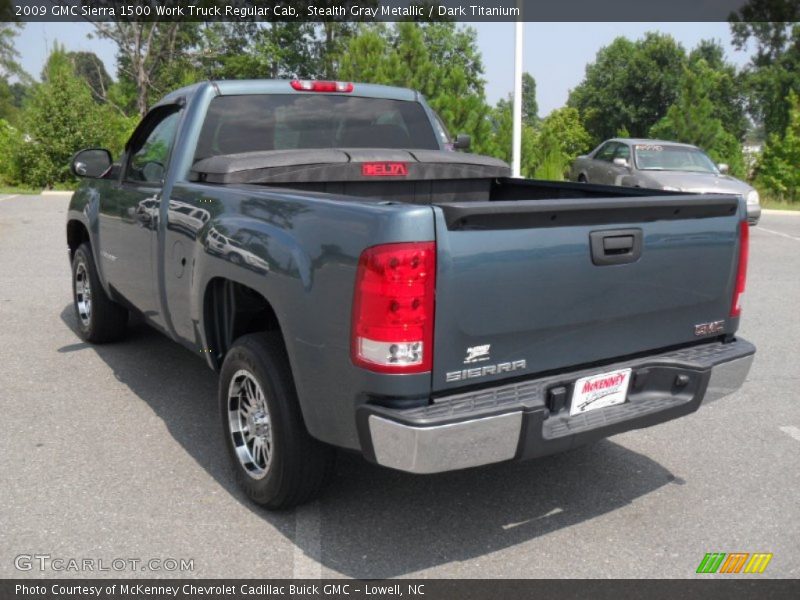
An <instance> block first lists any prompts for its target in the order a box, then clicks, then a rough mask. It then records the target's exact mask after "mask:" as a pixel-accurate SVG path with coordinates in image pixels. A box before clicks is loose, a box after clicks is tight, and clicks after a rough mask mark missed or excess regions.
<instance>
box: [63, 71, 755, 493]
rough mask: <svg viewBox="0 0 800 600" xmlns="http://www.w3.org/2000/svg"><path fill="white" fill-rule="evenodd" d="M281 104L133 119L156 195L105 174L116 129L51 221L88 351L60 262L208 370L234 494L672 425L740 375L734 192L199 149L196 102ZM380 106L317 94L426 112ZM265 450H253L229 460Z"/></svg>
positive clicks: (248, 87) (285, 102) (304, 153)
mask: <svg viewBox="0 0 800 600" xmlns="http://www.w3.org/2000/svg"><path fill="white" fill-rule="evenodd" d="M302 85H305V84H302ZM336 85H337V86H338V85H339V84H336ZM330 88H331V86H326V87H325V89H326V90H327V89H330ZM291 89H294V90H298V88H297V87H295V86H294V84H292V88H290V87H289V84H288V83H287V82H249V83H242V82H219V83H217V84H213V85H212V84H204V85H200V86H196V87H193V88H190V89H188V90H179V91H178V92H175V93H173V94H171V95H170V96H168V97H167V98H165V99H164V100H163V101H162V102H161V103H160V104H159V105H158V106H157V107H156V108H155V109H154V111H156V114H158V111H159V110H163V111H167V114H172V113H171V112H169V111H177V114H179V115H181V119H182V120H181V121H180V126H179V127H178V129H177V132H176V133H175V143H174V146H173V150H172V155H171V156H170V157H169V161H168V165H167V166H166V170H165V172H164V178H163V182H160V183H157V184H155V185H152V184H150V183H149V182H133V181H130V180H129V179H127V178H126V173H129V172H130V171H131V169H133V166H132V165H131V159H130V158H129V156H130V155H131V153H133V154H134V155H135V154H136V148H137V141H136V140H137V134H136V133H135V134H134V138H133V141H132V142H131V144H130V145H129V149H128V151H127V154H126V156H124V157H123V159H122V161H121V163H120V165H118V166H116V167H114V168H111V169H110V170H107V171H104V172H103V173H102V175H101V177H100V178H97V179H94V180H92V181H91V183H89V184H88V185H86V186H83V187H82V188H81V189H80V190H79V191H78V192H77V193H76V194H75V196H74V197H73V200H72V204H71V207H70V211H69V216H68V227H67V233H68V243H69V247H70V254H71V257H72V261H73V278H74V289H75V299H76V312H77V315H78V321H79V331H80V332H81V334H82V335H83V336H84V337H85V338H86V339H89V340H93V341H102V340H101V339H97V338H96V336H95V333H94V330H93V329H92V328H93V327H94V321H93V320H92V319H95V318H96V317H95V316H93V315H88V314H87V312H86V306H87V305H86V301H85V300H86V294H85V290H84V288H83V287H82V285H83V283H82V282H85V281H87V279H86V277H84V279H83V280H82V279H81V275H80V273H81V270H80V269H84V272H87V273H94V272H95V271H96V275H93V276H92V277H88V281H89V282H90V283H91V282H92V281H94V282H95V284H96V285H95V286H93V291H92V297H93V298H95V300H94V301H93V303H94V304H97V302H103V303H105V302H108V303H109V306H114V307H118V308H115V309H114V310H115V311H117V312H115V313H114V314H122V313H121V312H119V311H123V310H131V309H133V310H136V311H138V312H140V313H142V314H144V315H145V318H146V320H147V321H148V322H149V323H150V324H152V325H153V326H154V327H156V328H158V329H160V330H162V331H163V332H164V333H165V334H167V335H168V336H170V337H171V338H172V339H174V340H176V341H177V342H179V343H181V344H183V345H184V346H186V347H187V348H189V349H191V350H192V351H194V352H196V353H198V354H199V355H201V356H203V357H205V359H206V360H207V362H208V364H209V366H211V367H212V368H214V369H218V370H220V373H221V383H220V406H221V414H222V420H223V428H224V431H225V435H226V439H227V440H228V444H229V450H230V452H231V456H232V459H233V461H232V462H233V465H234V468H235V469H236V472H237V477H238V478H239V480H240V482H241V483H242V485H243V487H244V489H245V490H246V491H247V493H248V494H249V495H250V496H251V497H252V498H253V499H254V500H256V501H257V502H260V503H262V504H265V505H267V506H271V507H283V506H289V505H292V504H296V503H298V502H300V501H303V500H305V499H307V498H308V497H310V496H311V495H312V494H313V493H314V492H315V491H316V490H317V489H319V486H320V485H321V482H322V481H323V480H324V477H323V472H324V471H326V469H328V467H329V464H330V460H331V459H330V456H331V455H330V452H329V450H330V448H329V446H328V445H330V446H335V447H340V448H347V449H352V450H356V451H358V452H360V453H362V454H363V455H364V456H365V457H366V458H368V459H370V460H374V461H376V462H377V463H379V464H382V465H385V466H389V467H393V468H397V469H402V470H406V471H410V472H417V473H431V472H438V471H445V470H450V469H458V468H465V467H470V466H476V465H481V464H487V463H491V462H498V461H501V460H508V459H512V458H530V457H535V456H540V455H543V454H548V453H551V452H556V451H561V450H564V449H567V448H570V447H572V446H574V445H576V444H579V443H584V442H587V441H591V440H592V439H597V438H600V437H604V436H608V435H612V434H614V433H618V432H620V431H624V430H627V429H633V428H637V427H644V426H648V425H652V424H654V423H658V422H661V421H664V420H667V419H672V418H675V417H678V416H681V415H684V414H687V413H689V412H692V411H694V410H696V409H697V408H698V406H699V405H700V404H701V402H703V401H704V399H705V400H706V401H708V400H710V399H716V398H718V397H721V396H723V395H725V394H727V393H730V392H732V391H734V390H735V389H737V388H738V387H739V386H740V385H741V384H742V382H743V381H744V378H745V377H746V375H747V372H748V370H749V367H750V363H751V361H752V357H753V354H754V352H755V349H754V348H753V346H752V345H750V344H749V343H748V342H746V341H744V340H741V339H738V338H737V337H736V329H737V327H738V322H739V311H740V300H741V293H742V291H743V289H744V268H745V265H746V259H747V240H748V238H747V232H748V229H747V222H746V211H745V204H744V200H743V199H742V198H740V197H737V196H732V195H690V194H681V193H670V192H661V191H659V192H654V191H652V190H643V189H636V188H618V187H610V186H597V185H584V184H575V183H567V182H545V181H533V180H519V179H512V178H509V177H508V168H507V166H506V165H505V164H504V163H502V162H500V161H497V160H495V159H490V158H486V157H477V156H473V155H468V154H463V153H454V152H451V151H447V150H446V149H445V148H444V147H443V146H440V147H419V148H397V147H393V148H354V147H346V146H341V147H333V148H313V149H310V150H275V149H266V150H264V149H259V148H256V149H255V150H252V149H250V150H248V151H246V152H235V153H227V154H224V153H216V154H215V153H214V152H213V151H212V149H213V148H214V147H216V146H215V144H216V142H215V139H216V138H214V136H221V135H222V134H221V133H217V132H220V131H222V130H224V127H225V122H224V119H223V121H222V124H221V125H220V124H219V123H216V122H214V123H212V125H213V127H211V126H209V125H208V123H205V124H204V119H206V115H207V114H208V115H214V114H216V115H217V117H218V118H220V119H222V117H221V116H219V115H224V114H225V113H224V112H222V111H219V110H217V109H215V108H214V106H215V105H214V102H216V101H217V99H219V98H228V99H229V100H230V98H233V99H234V101H235V102H244V100H241V101H240V100H236V99H237V98H245V99H247V97H248V96H247V95H248V94H250V95H265V94H266V95H269V94H277V95H278V96H277V97H278V98H279V99H278V100H275V101H274V102H278V103H279V104H280V107H281V110H284V111H287V110H289V109H287V108H286V107H287V106H288V107H290V108H291V106H293V105H292V102H295V101H297V102H300V100H297V99H298V98H300V99H302V98H307V96H303V94H307V93H312V92H310V91H309V90H305V89H301V90H299V91H295V92H292V91H291ZM337 89H339V88H337ZM341 89H342V90H344V89H347V88H346V86H343V87H342V88H341ZM387 89H388V88H376V87H375V86H362V85H361V84H357V85H356V86H355V88H354V89H352V87H351V89H350V92H341V93H340V92H328V91H326V92H324V93H325V95H326V96H328V95H330V96H333V97H334V99H335V101H336V102H338V103H339V105H340V110H339V112H341V113H343V114H345V113H346V112H347V111H345V110H344V109H342V108H341V106H342V105H343V106H346V101H345V100H344V99H343V98H345V94H349V93H357V94H361V96H360V98H361V100H360V101H359V102H360V104H359V114H360V112H362V111H363V110H364V109H365V106H366V107H368V106H369V105H365V104H364V103H363V102H362V100H364V99H369V98H376V99H378V100H380V101H381V102H383V101H384V100H385V99H386V98H391V100H392V102H407V103H414V102H416V103H419V104H420V106H421V107H422V108H423V109H424V111H428V110H429V109H427V107H426V106H425V105H424V104H423V101H422V100H421V99H420V98H419V97H418V96H416V95H414V94H413V93H411V92H408V91H406V90H399V91H398V90H393V89H388V91H387ZM292 94H299V95H298V96H294V95H292ZM257 100H258V102H262V103H263V102H265V101H264V100H263V99H261V98H258V99H257ZM269 101H270V102H273V100H272V99H269ZM235 102H234V103H235ZM255 103H256V102H252V103H250V104H255ZM225 106H232V104H231V102H227V104H226V105H225ZM381 106H383V105H382V104H381ZM209 107H210V108H209ZM215 110H216V112H215ZM276 110H277V109H276ZM292 110H294V109H292ZM403 111H404V114H407V113H408V112H409V111H410V108H409V107H408V106H404V107H403ZM280 114H289V115H291V114H293V113H291V111H289V112H286V113H280ZM337 114H338V113H337ZM428 114H429V113H428ZM314 115H315V116H314V117H313V118H314V119H316V120H317V121H315V127H317V128H320V127H322V125H320V123H319V122H318V121H319V119H320V117H319V112H315V113H314ZM217 117H215V118H217ZM208 118H209V119H210V118H211V117H208ZM337 118H338V117H337ZM381 118H383V117H381ZM431 119H434V117H433V116H431ZM237 122H238V121H237ZM433 122H434V121H431V123H433ZM281 126H282V127H284V128H285V126H286V124H285V123H284V124H282V125H281ZM237 127H239V129H237V132H238V131H242V129H241V126H239V125H237ZM342 127H343V125H338V126H337V127H330V128H328V129H329V130H330V131H340V130H341V128H342ZM381 127H384V126H383V125H381V126H380V127H378V129H379V130H381V131H383V129H381ZM142 131H143V132H144V133H143V134H142V135H145V134H149V135H154V134H153V133H152V132H153V131H156V132H157V131H158V129H157V127H156V129H153V126H152V125H150V126H149V128H148V123H147V120H146V121H145V124H144V125H143V126H142ZM209 131H210V132H211V134H209V133H208V132H209ZM270 131H272V129H270ZM281 131H283V130H281ZM359 131H361V132H362V133H363V131H368V129H366V130H365V129H363V128H362V129H360V130H359ZM301 133H302V132H301ZM212 134H213V135H212ZM282 135H284V136H286V135H287V134H285V132H284V133H282ZM298 135H300V134H298ZM337 135H338V134H337ZM209 136H211V137H209ZM423 137H424V136H423ZM430 138H431V139H433V136H432V135H431V136H430ZM231 139H233V142H234V143H235V144H238V143H239V138H237V137H235V136H234V137H233V138H231V137H230V136H228V137H227V138H226V143H228V144H230V143H231V141H230V140H231ZM259 139H261V138H259ZM276 139H277V138H276ZM352 139H355V138H354V137H353V138H352ZM198 140H199V141H198ZM420 145H421V146H424V145H425V144H422V143H420ZM196 146H197V147H198V148H203V149H204V151H203V154H204V156H201V157H199V158H198V156H197V155H198V153H199V150H196ZM79 157H80V155H79ZM76 160H77V159H76ZM126 161H127V163H126ZM134 162H135V161H134ZM126 164H127V166H126ZM82 166H84V165H77V166H75V170H76V171H79V170H80V168H81V167H82ZM134 166H135V165H134ZM145 168H146V169H151V170H155V171H154V172H158V173H160V171H159V170H158V169H163V168H164V167H163V166H156V167H154V166H153V165H152V164H147V165H145ZM126 169H127V171H126ZM81 265H82V266H81ZM97 288H101V289H102V296H101V298H100V299H98V298H97V297H98V293H99V292H98V291H97ZM81 290H84V292H83V293H82V292H81ZM99 306H104V304H100V305H99ZM109 310H110V309H109ZM126 314H127V313H126ZM97 318H99V317H97ZM115 331H116V330H115ZM121 332H122V329H120V330H119V331H118V332H117V333H119V334H120V335H121ZM112 337H118V336H112ZM177 376H179V375H177ZM251 384H252V385H251ZM259 390H260V392H259V393H256V392H257V391H259ZM251 392H252V394H251ZM248 395H252V396H253V397H258V398H261V400H259V401H258V402H257V404H258V406H260V407H261V408H260V409H258V410H255V409H252V410H250V409H247V404H246V402H245V400H244V398H245V396H248ZM264 397H266V401H264V400H263V398H264ZM243 402H244V404H242V403H243ZM295 406H296V409H295V408H292V407H295ZM237 407H239V408H241V414H240V413H239V412H237V411H238V410H239V408H237ZM237 415H239V416H237ZM252 431H258V432H259V433H258V435H257V436H256V441H255V442H254V441H253V439H254V438H253V435H252ZM273 432H274V435H275V436H278V437H272V435H273ZM248 436H249V437H248ZM258 440H261V442H258ZM267 440H268V441H269V448H270V449H271V448H272V447H273V446H272V445H273V444H277V450H275V452H276V453H275V454H274V455H273V454H270V452H272V450H270V451H269V452H265V451H264V450H263V449H260V448H261V446H258V448H259V449H258V450H256V449H254V448H256V446H252V445H250V444H251V443H258V444H262V443H263V444H266V443H267ZM267 456H271V457H272V458H271V459H270V460H266V458H265V457H267ZM302 456H307V457H308V458H307V459H304V461H303V460H301V459H300V458H299V457H302ZM273 459H274V460H275V461H277V462H276V463H274V464H273V463H272V462H270V461H271V460H273ZM292 461H300V462H299V463H297V462H292ZM271 465H272V466H271ZM276 465H277V466H276ZM304 469H305V470H306V471H304ZM309 469H310V470H313V473H309V472H307V471H308V470H309ZM276 470H277V471H276ZM284 470H286V471H284ZM276 472H279V473H291V474H293V475H283V477H288V479H286V480H282V479H280V477H282V476H281V475H277V474H276ZM293 477H294V478H293ZM281 481H284V483H285V482H286V481H289V482H290V483H291V485H292V486H295V487H291V489H288V491H287V490H286V489H283V488H281V487H280V486H281V485H284V484H282V483H281ZM304 482H305V483H304ZM309 482H311V483H309ZM312 484H313V485H312ZM286 485H289V484H286ZM275 486H278V487H277V488H276V487H275ZM276 489H277V490H278V491H276Z"/></svg>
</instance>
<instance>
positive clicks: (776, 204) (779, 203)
mask: <svg viewBox="0 0 800 600" xmlns="http://www.w3.org/2000/svg"><path fill="white" fill-rule="evenodd" d="M761 208H768V209H771V210H798V211H800V202H787V201H786V200H778V199H777V198H770V197H767V198H762V199H761Z"/></svg>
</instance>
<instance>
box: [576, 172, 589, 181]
mask: <svg viewBox="0 0 800 600" xmlns="http://www.w3.org/2000/svg"><path fill="white" fill-rule="evenodd" d="M578 183H589V180H588V179H586V175H584V174H583V173H581V174H580V175H578Z"/></svg>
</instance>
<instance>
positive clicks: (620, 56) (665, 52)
mask: <svg viewBox="0 0 800 600" xmlns="http://www.w3.org/2000/svg"><path fill="white" fill-rule="evenodd" d="M685 62H686V53H685V51H684V49H683V47H682V46H681V45H680V44H679V43H678V42H676V41H675V39H674V38H672V36H670V35H665V34H660V33H652V32H651V33H647V34H646V35H645V37H644V38H643V39H640V40H637V41H635V42H633V41H631V40H629V39H627V38H623V37H619V38H617V39H615V40H614V41H613V42H612V43H611V44H610V45H609V46H606V47H605V48H602V49H601V50H600V51H599V52H598V53H597V58H596V60H595V62H594V63H590V64H589V65H587V66H586V76H585V78H584V80H583V81H582V82H581V83H580V84H579V85H578V86H577V87H576V88H575V89H574V90H572V92H571V93H570V95H569V100H568V101H567V105H568V106H570V107H573V108H577V109H578V111H579V112H580V114H581V117H582V118H583V121H584V123H585V126H586V129H587V130H588V131H589V133H590V134H591V136H592V138H593V141H594V142H600V141H602V140H604V139H607V138H610V137H614V134H615V133H616V132H617V131H618V130H619V129H620V128H622V127H626V128H627V129H628V131H630V133H631V135H633V136H635V137H643V136H645V135H646V134H647V132H648V131H649V129H650V127H652V126H653V124H655V123H656V122H657V121H658V120H659V119H660V118H661V117H662V116H664V114H665V113H666V111H667V108H668V107H669V106H670V105H671V104H672V103H673V102H674V101H675V98H676V97H677V90H678V86H679V82H680V80H681V77H682V75H683V66H684V64H685Z"/></svg>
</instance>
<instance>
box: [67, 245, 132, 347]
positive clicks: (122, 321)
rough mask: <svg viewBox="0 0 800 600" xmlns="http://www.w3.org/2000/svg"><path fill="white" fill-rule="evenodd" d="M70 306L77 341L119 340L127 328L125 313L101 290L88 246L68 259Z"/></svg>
mask: <svg viewBox="0 0 800 600" xmlns="http://www.w3.org/2000/svg"><path fill="white" fill-rule="evenodd" d="M72 303H73V306H74V308H75V321H76V323H77V327H78V335H80V336H81V339H83V340H84V341H87V342H91V343H93V344H102V343H105V342H113V341H116V340H119V339H121V338H122V337H123V336H124V335H125V332H126V330H127V327H128V310H127V309H126V308H125V307H123V306H120V305H119V304H117V303H116V302H114V301H113V300H111V298H109V297H108V295H107V294H106V292H105V290H104V289H103V286H102V285H101V284H100V277H99V276H98V274H97V268H96V266H95V263H94V257H93V256H92V247H91V246H90V245H89V243H88V242H84V243H83V244H81V245H80V246H79V247H78V249H77V250H76V251H75V254H74V255H73V257H72Z"/></svg>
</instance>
